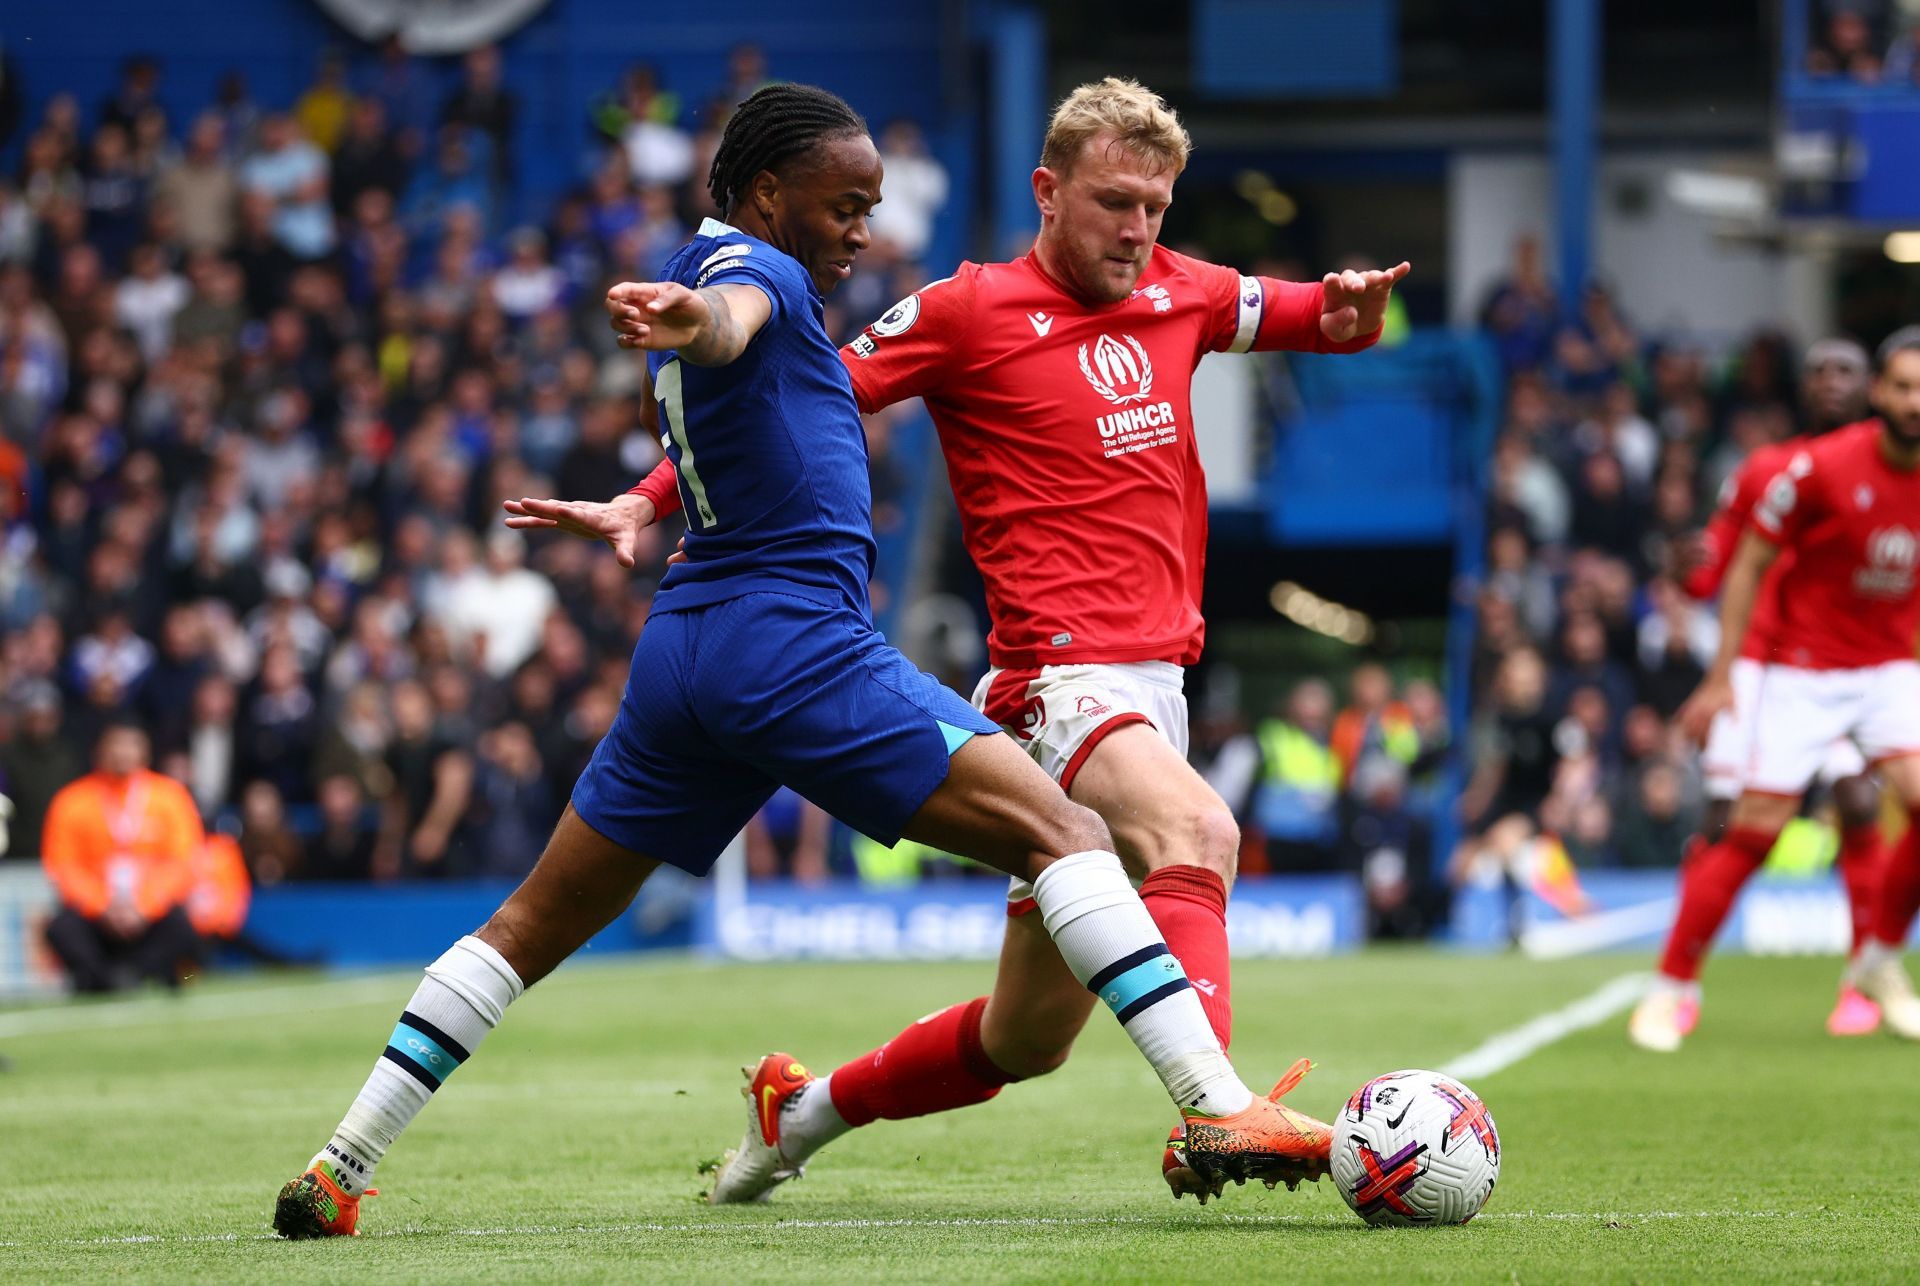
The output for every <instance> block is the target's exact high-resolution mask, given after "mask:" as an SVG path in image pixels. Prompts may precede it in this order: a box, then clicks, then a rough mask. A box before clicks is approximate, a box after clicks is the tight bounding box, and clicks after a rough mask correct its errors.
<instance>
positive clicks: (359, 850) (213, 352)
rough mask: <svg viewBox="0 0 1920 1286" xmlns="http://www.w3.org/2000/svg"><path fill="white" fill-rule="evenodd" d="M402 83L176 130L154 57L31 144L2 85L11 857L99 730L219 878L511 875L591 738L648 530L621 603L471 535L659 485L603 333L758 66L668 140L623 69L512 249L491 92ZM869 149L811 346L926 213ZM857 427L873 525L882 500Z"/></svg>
mask: <svg viewBox="0 0 1920 1286" xmlns="http://www.w3.org/2000/svg"><path fill="white" fill-rule="evenodd" d="M11 70H12V68H11V67H10V68H9V71H11ZM434 71H435V69H432V68H430V67H429V66H428V65H427V64H425V63H423V62H421V61H420V60H418V59H414V58H411V57H409V56H408V55H407V53H406V52H405V51H404V50H403V49H402V48H401V47H400V46H399V44H398V43H397V42H390V43H389V44H388V45H387V46H386V47H384V48H383V49H381V50H380V51H379V52H378V53H377V54H369V55H367V56H365V57H364V58H358V57H357V58H356V59H355V60H353V61H349V60H347V59H345V58H343V57H340V56H336V55H332V54H328V55H324V56H323V57H322V58H321V60H320V64H319V68H318V71H317V74H316V77H315V80H314V82H313V83H312V85H311V86H309V87H307V88H306V90H305V91H304V92H303V93H302V94H300V96H299V97H298V98H297V99H296V100H295V101H293V102H291V103H279V104H268V103H257V102H255V101H254V100H253V99H252V97H251V96H250V94H249V91H248V88H247V85H246V82H245V80H244V78H243V76H242V74H241V73H239V72H234V73H232V74H230V75H229V76H227V77H226V79H225V81H224V83H223V85H222V87H221V89H220V91H219V94H218V95H217V97H216V98H215V100H214V101H212V102H209V103H207V104H205V105H204V108H203V109H202V110H200V111H198V112H196V113H195V114H193V115H191V116H190V117H188V118H186V119H174V118H172V117H170V116H169V115H168V114H167V112H166V110H165V109H164V108H163V107H162V105H161V103H162V97H163V96H162V92H161V91H162V88H163V84H164V76H165V74H166V70H165V68H164V67H163V66H161V65H159V64H158V63H156V62H154V61H152V60H149V59H134V60H132V61H130V62H129V63H128V64H127V65H126V67H125V69H124V74H123V76H122V77H121V81H120V84H119V86H118V88H117V89H116V90H115V92H113V93H112V94H111V95H109V96H108V97H107V98H106V99H105V101H102V102H99V103H81V102H78V101H76V100H75V99H74V98H73V97H72V96H71V95H63V94H55V95H53V96H52V97H50V98H47V99H46V100H45V103H44V108H43V109H41V110H38V111H37V112H36V113H35V114H34V116H33V118H31V119H29V118H28V116H27V114H26V113H25V112H24V111H23V110H21V104H22V103H23V102H25V101H28V100H27V99H25V98H23V97H22V87H21V86H20V85H19V84H18V83H17V79H16V78H15V77H13V76H12V75H9V76H7V77H5V78H0V79H4V81H5V84H6V87H7V89H8V90H9V91H10V93H11V94H12V96H13V97H12V99H11V101H12V103H13V107H14V110H13V111H12V113H11V117H10V118H9V117H8V116H5V115H0V153H9V154H15V155H18V156H19V157H20V158H21V159H20V163H19V165H18V167H17V169H15V170H14V171H13V172H11V173H9V174H7V175H6V176H4V177H0V506H4V508H0V794H4V796H5V797H6V799H8V800H10V801H11V803H12V807H13V814H12V825H11V851H12V853H13V855H15V856H16V857H20V858H33V857H37V856H38V855H40V854H41V852H42V849H43V832H44V830H45V827H46V819H47V816H48V812H49V809H50V807H51V806H52V803H53V800H54V798H55V796H56V794H57V793H58V792H59V791H61V789H62V788H63V787H65V786H67V785H68V784H69V783H70V782H73V781H74V780H75V779H76V778H79V777H81V775H82V774H83V773H86V771H87V769H88V767H89V766H90V765H91V764H94V763H95V762H96V761H95V759H94V756H95V754H96V744H97V743H100V742H103V741H105V740H108V738H103V736H102V734H103V733H104V732H106V731H107V730H109V729H114V728H122V727H127V726H129V725H132V726H136V727H137V728H138V729H140V730H142V731H143V732H144V734H145V736H146V738H147V740H146V743H145V745H144V748H143V749H142V751H141V754H142V756H144V757H147V758H150V760H151V763H152V765H153V767H154V768H155V769H156V770H157V771H158V773H159V774H161V775H163V776H164V777H165V778H167V779H170V780H172V781H175V782H177V783H179V784H180V785H181V786H183V787H184V788H185V790H186V792H187V794H188V795H189V796H190V798H191V801H192V804H193V806H194V809H195V811H196V813H197V815H198V818H199V820H200V822H201V823H202V824H204V826H205V827H206V828H207V829H208V830H209V831H210V832H211V833H214V834H216V835H224V836H227V837H229V838H231V839H233V840H234V841H235V842H236V843H237V847H238V850H239V852H240V854H241V855H242V857H243V859H244V863H245V866H246V870H247V873H248V875H249V877H250V878H251V880H252V881H254V882H257V883H263V884H270V883H277V882H280V881H285V880H322V879H323V880H356V879H376V880H387V879H399V878H408V879H413V878H439V877H465V876H495V877H503V878H512V877H517V876H519V875H521V874H523V873H524V872H525V871H526V870H527V869H528V868H529V867H530V865H531V864H532V862H533V860H534V859H535V857H537V855H538V853H539V851H540V849H541V846H542V844H543V842H544V840H545V837H546V834H547V832H548V830H549V829H550V828H551V826H552V825H553V823H554V821H555V820H556V819H557V818H558V816H559V813H560V810H561V808H562V807H563V806H564V804H565V801H566V799H567V797H568V795H569V793H570V791H571V787H572V783H573V781H574V779H575V777H576V776H577V775H578V773H579V771H580V769H581V767H582V766H583V765H584V763H585V761H586V758H587V756H588V755H589V754H590V752H591V750H592V748H593V746H594V744H595V742H596V741H597V740H598V738H599V737H600V735H601V734H602V733H603V732H604V731H605V729H606V728H607V727H608V725H609V723H610V721H611V720H612V718H613V714H614V711H615V709H616V707H617V705H618V702H619V699H620V694H621V690H622V687H623V686H624V683H625V679H626V670H627V664H628V659H629V656H630V652H631V648H632V644H633V642H634V640H635V638H636V637H637V636H638V632H639V630H640V629H641V627H642V625H643V624H644V622H645V620H646V617H647V610H648V603H649V598H650V592H651V587H652V585H653V584H654V583H655V581H656V579H657V577H658V576H659V575H660V574H661V572H662V571H663V569H664V565H665V558H666V556H667V554H668V553H669V552H671V550H672V548H673V543H674V539H675V536H676V534H677V532H676V531H675V530H674V529H673V528H672V527H670V526H669V527H665V528H662V529H658V530H656V531H655V532H652V533H650V534H649V537H648V539H647V540H646V541H645V542H644V544H643V547H642V550H641V562H640V566H639V567H638V569H637V570H636V571H633V572H629V571H626V570H624V569H622V568H621V567H620V566H618V564H616V563H615V561H614V559H613V557H612V554H611V552H610V551H608V550H607V549H605V548H604V547H601V546H597V545H590V544H588V543H586V542H582V541H578V540H575V539H572V538H568V537H557V536H556V537H546V538H543V539H539V540H535V541H533V542H531V543H530V542H529V541H528V540H526V539H525V538H523V537H522V536H521V535H520V534H519V533H517V532H512V531H508V530H506V529H505V528H504V527H503V526H502V525H501V524H500V521H499V519H500V512H501V502H502V501H503V500H505V499H507V498H517V497H520V496H527V495H534V496H545V495H557V496H564V497H568V498H577V499H607V498H610V497H611V496H613V495H616V494H618V493H619V492H621V491H624V490H625V489H626V488H627V487H628V486H630V485H631V484H632V483H633V482H634V481H635V480H637V479H638V478H639V477H641V476H642V475H644V474H645V473H646V472H647V470H648V469H649V468H651V467H652V465H653V464H654V463H655V462H656V461H657V459H658V458H659V451H658V447H657V445H656V443H655V442H654V440H653V439H652V438H651V437H649V436H648V435H647V434H646V433H644V432H642V431H641V430H640V428H639V416H638V410H639V402H638V399H639V397H640V395H641V374H640V368H639V366H638V364H637V361H636V359H635V358H634V357H633V355H632V354H629V353H625V352H623V351H621V350H619V349H617V348H616V347H615V346H614V344H613V343H612V335H611V333H610V332H609V331H608V330H607V329H606V326H605V320H604V313H603V311H602V308H601V296H602V294H603V293H604V290H605V288H606V286H607V285H608V284H610V283H611V282H613V281H616V280H624V279H637V278H638V279H644V278H647V277H649V276H652V275H655V274H657V272H658V270H659V268H660V266H661V265H662V263H663V262H664V260H665V259H666V257H667V256H668V255H669V254H671V253H672V252H673V251H674V250H675V249H677V248H678V247H679V245H680V244H682V242H683V241H684V240H685V239H686V237H687V236H688V235H689V229H690V228H692V227H694V226H696V225H697V223H698V222H699V220H700V219H701V218H702V217H704V216H707V215H711V214H715V213H717V212H716V211H715V210H714V209H713V207H712V205H711V202H710V200H709V198H708V195H707V192H706V185H705V181H706V176H707V169H708V165H709V162H710V158H711V156H712V153H713V149H714V147H715V145H716V143H717V139H718V134H719V131H720V129H721V128H722V127H723V126H724V123H725V120H726V118H727V115H728V113H729V112H730V111H731V110H732V108H733V106H734V105H735V104H736V103H737V102H739V101H740V99H741V98H742V97H744V96H745V95H746V94H747V93H750V92H751V91H752V90H753V89H754V88H756V87H757V86H758V85H760V84H761V83H763V82H764V81H765V80H766V79H767V68H766V66H765V63H764V61H763V59H762V58H761V55H760V54H759V52H758V51H757V50H756V49H754V48H753V47H751V46H742V47H741V48H740V49H738V50H737V51H736V52H735V54H734V56H733V58H732V60H731V63H730V65H729V74H728V77H727V79H726V81H725V83H723V84H721V85H719V86H717V87H715V88H713V89H712V90H711V91H710V92H708V93H707V94H705V95H704V96H703V97H701V98H699V99H697V100H695V101H697V107H696V108H693V109H689V108H687V107H683V105H682V101H681V100H680V99H679V98H678V97H677V96H676V95H675V94H674V93H673V92H671V91H670V90H669V89H668V88H667V87H666V86H664V85H663V84H662V83H661V81H660V79H659V77H658V76H657V75H656V74H655V73H654V72H653V71H652V70H651V69H649V68H646V67H636V68H635V69H633V70H632V71H631V72H630V73H629V74H628V75H627V76H625V77H624V79H623V80H622V82H621V83H620V84H619V85H618V86H617V87H615V88H613V89H612V90H610V91H609V92H608V93H607V94H606V95H604V96H603V97H602V98H601V99H600V100H599V101H597V102H596V103H595V105H594V108H593V112H592V115H591V118H590V119H589V120H587V121H583V122H581V126H580V135H579V147H580V150H581V162H580V165H579V174H580V176H581V177H580V181H579V183H578V185H577V186H576V187H575V188H574V189H573V190H571V191H569V192H566V193H565V194H563V195H562V196H561V197H560V198H559V199H558V200H557V201H555V202H553V203H552V205H551V208H548V209H541V210H538V211H534V212H533V217H530V218H527V219H525V220H524V221H512V220H513V219H515V218H517V217H518V216H517V212H519V211H521V210H522V209H523V208H524V207H526V206H528V205H530V204H532V203H531V202H530V201H529V200H528V199H527V197H526V194H525V193H524V192H522V191H520V190H519V189H518V188H516V186H515V184H514V174H515V157H514V155H513V141H514V138H515V121H516V113H517V110H518V106H517V103H516V100H515V97H514V95H513V93H512V92H511V91H510V90H509V89H507V88H506V87H505V86H504V84H503V82H502V75H501V61H500V58H499V55H498V54H497V53H496V51H494V50H492V49H479V50H476V51H474V52H472V53H470V54H468V55H466V56H465V58H464V60H463V61H462V62H461V63H460V65H459V68H458V75H457V80H455V81H454V82H453V83H452V84H451V88H449V89H446V90H444V91H442V90H440V89H437V88H436V85H437V84H438V83H439V82H438V81H437V79H436V74H437V73H436V74H430V73H431V72H434ZM24 88H25V90H26V91H27V92H28V93H31V92H32V91H33V90H34V89H35V88H36V87H35V86H32V85H26V86H25V87H24ZM41 88H42V89H44V87H41ZM9 130H12V131H13V132H14V133H15V135H16V137H15V138H14V139H12V140H10V139H9V138H8V137H7V132H8V131H9ZM881 142H882V146H883V151H884V152H885V155H886V165H887V175H888V183H887V203H886V210H885V213H884V214H882V215H881V216H880V218H879V219H878V221H877V224H876V236H877V241H876V244H875V247H874V249H873V250H872V252H871V253H870V255H869V257H868V260H867V261H865V262H863V266H862V271H861V272H860V273H859V274H858V275H856V277H855V278H854V280H853V281H852V282H851V283H850V284H849V286H848V287H847V288H846V289H845V290H844V291H842V292H841V295H842V296H843V297H842V298H838V299H836V300H835V301H834V307H833V309H832V310H831V317H830V321H831V323H832V325H833V326H834V327H835V328H836V331H837V332H838V333H839V334H840V335H843V336H844V335H847V334H849V333H850V332H851V331H852V330H854V329H856V328H857V326H858V325H860V324H863V323H864V322H865V321H866V320H868V319H870V318H871V317H873V316H877V315H878V314H879V313H880V312H882V311H883V310H884V309H885V308H886V306H887V305H888V304H890V303H892V302H893V301H894V299H896V298H898V297H899V296H900V295H903V294H905V293H907V292H908V291H909V290H911V289H913V288H915V287H917V286H918V285H919V284H920V281H921V278H922V276H923V274H922V273H921V270H920V269H919V268H918V266H917V265H916V262H915V260H916V257H917V256H918V255H919V254H920V253H921V252H922V251H923V250H924V248H925V246H926V244H927V240H928V238H929V236H930V235H931V230H932V227H933V222H934V219H935V217H936V215H937V214H938V212H939V210H940V208H941V206H942V205H943V204H944V202H945V200H946V179H945V174H944V171H942V170H941V169H940V167H939V165H938V163H937V162H935V161H934V160H933V159H932V158H931V157H929V156H928V154H927V150H926V146H925V143H924V140H922V138H921V137H920V134H919V131H918V130H917V129H916V128H915V127H914V126H913V125H912V124H911V123H907V122H895V123H893V124H891V125H888V126H886V127H885V128H884V129H883V130H882V131H881ZM10 144H11V147H10ZM871 429H872V437H873V447H874V449H873V457H874V482H875V495H876V508H877V510H878V513H877V517H878V518H879V520H880V521H881V522H882V523H883V524H885V523H887V522H889V521H897V517H898V515H897V510H898V507H899V506H900V505H902V504H904V503H906V500H907V497H906V496H905V494H904V482H903V480H902V479H901V478H900V477H899V476H898V471H897V469H896V468H895V467H894V466H893V464H892V463H891V459H890V456H889V450H888V443H889V441H890V438H889V433H888V425H887V423H886V422H884V421H874V422H871ZM114 780H116V781H117V780H122V778H115V779H114ZM115 789H118V788H115ZM110 793H111V792H110ZM96 829H97V828H96ZM773 829H774V831H780V829H781V828H780V826H777V825H776V826H775V827H774V828H773ZM796 829H800V830H806V833H807V834H808V835H812V834H813V833H814V832H813V830H812V829H809V828H807V827H802V826H799V824H798V823H796ZM182 860H185V859H184V858H182ZM169 887H172V885H169ZM63 892H64V890H63Z"/></svg>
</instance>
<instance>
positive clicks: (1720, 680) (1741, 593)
mask: <svg viewBox="0 0 1920 1286" xmlns="http://www.w3.org/2000/svg"><path fill="white" fill-rule="evenodd" d="M1779 556H1780V549H1779V546H1777V545H1775V544H1774V543H1773V542H1771V541H1769V540H1767V539H1766V538H1765V537H1764V536H1761V535H1760V534H1759V533H1757V532H1753V531H1749V532H1747V533H1746V534H1745V535H1743V536H1742V537H1741V538H1740V547H1739V548H1738V549H1737V550H1735V551H1734V555H1733V563H1732V565H1731V566H1730V567H1728V568H1727V579H1726V581H1725V583H1724V584H1723V585H1722V587H1721V590H1720V651H1719V653H1718V654H1717V655H1715V656H1714V658H1713V667H1712V668H1711V669H1709V670H1708V671H1707V677H1706V678H1704V679H1702V680H1701V681H1700V686H1699V687H1698V688H1696V689H1695V690H1694V693H1693V695H1692V696H1690V697H1688V698H1687V703H1686V704H1685V705H1683V706H1681V707H1680V726H1681V728H1683V729H1684V730H1685V731H1686V733H1687V735H1688V736H1690V737H1692V738H1693V739H1694V740H1695V741H1697V742H1700V743H1702V744H1705V742H1706V739H1707V729H1708V728H1709V727H1710V726H1711V725H1712V723H1713V717H1714V716H1715V715H1717V714H1719V713H1720V712H1721V711H1722V710H1726V709H1730V708H1731V707H1732V705H1733V663H1734V661H1735V660H1736V659H1737V658H1738V657H1739V655H1740V647H1741V644H1743V643H1744V642H1745V641H1746V637H1747V622H1749V621H1751V620H1752V619H1753V604H1754V601H1755V600H1756V599H1757V598H1759V596H1760V578H1761V577H1762V576H1764V575H1766V571H1767V568H1769V567H1771V566H1772V565H1773V560H1774V559H1776V558H1778V557H1779Z"/></svg>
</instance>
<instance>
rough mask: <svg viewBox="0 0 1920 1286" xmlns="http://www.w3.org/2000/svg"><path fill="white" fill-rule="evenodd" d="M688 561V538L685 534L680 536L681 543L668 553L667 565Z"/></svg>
mask: <svg viewBox="0 0 1920 1286" xmlns="http://www.w3.org/2000/svg"><path fill="white" fill-rule="evenodd" d="M686 561H687V538H686V537H685V536H682V537H680V543H679V544H677V545H675V546H674V547H673V552H672V553H671V554H668V555H667V566H669V567H671V566H673V565H674V564H675V563H684V562H686Z"/></svg>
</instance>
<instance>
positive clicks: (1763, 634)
mask: <svg viewBox="0 0 1920 1286" xmlns="http://www.w3.org/2000/svg"><path fill="white" fill-rule="evenodd" d="M1812 441H1813V439H1812V438H1788V439H1787V440H1786V441H1785V442H1773V443H1768V444H1767V445H1766V446H1762V447H1758V448H1756V449H1755V450H1754V451H1753V452H1752V453H1750V454H1749V455H1748V456H1747V458H1746V459H1745V460H1743V461H1741V462H1740V467H1739V468H1738V469H1736V470H1734V472H1733V474H1732V476H1730V477H1729V478H1728V479H1727V482H1726V486H1725V487H1724V488H1722V495H1723V497H1724V498H1723V500H1722V502H1721V505H1720V508H1719V510H1718V511H1717V512H1716V513H1715V514H1714V515H1713V519H1712V521H1710V522H1708V523H1707V530H1706V533H1705V539H1706V545H1707V561H1706V562H1704V563H1702V564H1701V565H1700V566H1698V567H1696V568H1694V569H1693V571H1692V572H1690V573H1689V574H1688V575H1687V579H1686V586H1685V588H1686V591H1687V593H1689V594H1691V595H1692V596H1693V597H1695V598H1712V597H1713V596H1714V595H1715V594H1717V593H1719V592H1720V582H1721V581H1722V580H1723V579H1725V577H1726V574H1727V566H1728V564H1730V563H1732V562H1733V554H1734V551H1735V550H1736V549H1738V548H1739V547H1740V537H1741V535H1742V534H1743V533H1744V532H1745V531H1746V529H1747V524H1748V522H1750V521H1751V520H1752V518H1753V507H1754V506H1755V505H1757V504H1759V503H1760V497H1761V495H1763V494H1764V493H1765V492H1766V489H1767V484H1768V483H1769V482H1772V481H1773V480H1774V478H1775V476H1777V475H1778V474H1779V472H1780V471H1781V470H1782V469H1784V468H1786V467H1787V462H1788V461H1790V460H1792V459H1793V457H1794V454H1795V453H1796V452H1798V451H1800V450H1802V449H1804V448H1805V447H1806V446H1807V444H1808V443H1810V442H1812ZM1792 566H1793V551H1792V550H1791V549H1782V550H1781V551H1780V556H1779V557H1778V558H1775V559H1774V560H1773V563H1772V565H1771V566H1769V567H1768V568H1767V570H1766V574H1765V575H1764V576H1762V577H1761V580H1760V593H1759V595H1758V596H1757V597H1756V598H1755V599H1754V600H1753V617H1752V619H1751V620H1749V621H1748V622H1747V637H1746V638H1745V639H1743V640H1741V643H1740V655H1741V656H1744V657H1748V658H1750V659H1751V660H1755V661H1764V660H1766V659H1768V658H1769V657H1770V656H1772V655H1773V636H1774V633H1775V631H1776V630H1778V629H1779V627H1780V580H1781V578H1782V577H1783V576H1785V575H1786V574H1787V569H1788V568H1789V567H1792Z"/></svg>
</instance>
